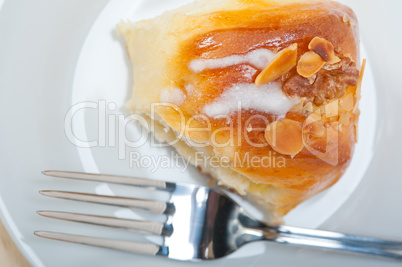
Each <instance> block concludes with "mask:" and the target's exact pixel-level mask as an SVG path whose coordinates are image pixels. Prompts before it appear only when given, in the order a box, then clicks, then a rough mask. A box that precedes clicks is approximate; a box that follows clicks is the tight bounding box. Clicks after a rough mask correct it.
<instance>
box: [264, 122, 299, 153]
mask: <svg viewBox="0 0 402 267" xmlns="http://www.w3.org/2000/svg"><path fill="white" fill-rule="evenodd" d="M265 139H266V140H267V141H268V144H270V146H271V147H272V149H273V150H275V151H276V152H278V153H281V154H284V155H290V156H295V155H297V154H298V153H299V152H300V151H302V149H303V147H304V145H303V138H302V127H301V125H300V123H299V122H297V121H293V120H289V119H283V120H280V121H275V122H273V123H271V124H269V125H268V126H267V128H266V129H265Z"/></svg>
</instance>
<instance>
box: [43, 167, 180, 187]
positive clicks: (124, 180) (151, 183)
mask: <svg viewBox="0 0 402 267" xmlns="http://www.w3.org/2000/svg"><path fill="white" fill-rule="evenodd" d="M42 173H43V174H44V175H47V176H52V177H59V178H71V179H78V180H87V181H96V182H105V183H114V184H124V185H134V186H139V187H146V188H149V189H158V190H164V191H169V192H171V191H173V190H174V189H175V188H176V184H175V183H169V182H165V181H158V180H151V179H143V178H136V177H129V176H117V175H106V174H95V173H84V172H67V171H51V170H49V171H43V172H42Z"/></svg>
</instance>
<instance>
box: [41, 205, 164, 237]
mask: <svg viewBox="0 0 402 267" xmlns="http://www.w3.org/2000/svg"><path fill="white" fill-rule="evenodd" d="M38 214H39V215H41V216H44V217H48V218H52V219H59V220H65V221H71V222H80V223H87V224H94V225H101V226H108V227H114V228H121V229H128V230H135V231H138V232H142V233H151V234H156V235H161V236H169V235H171V233H172V228H171V227H170V226H168V225H165V224H164V223H160V222H151V221H137V220H129V219H121V218H115V217H106V216H97V215H87V214H80V213H71V212H59V211H38Z"/></svg>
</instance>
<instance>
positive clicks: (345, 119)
mask: <svg viewBox="0 0 402 267" xmlns="http://www.w3.org/2000/svg"><path fill="white" fill-rule="evenodd" d="M352 116H353V114H352V113H341V115H340V116H339V123H340V124H342V125H344V126H348V125H349V124H350V120H351V119H352Z"/></svg>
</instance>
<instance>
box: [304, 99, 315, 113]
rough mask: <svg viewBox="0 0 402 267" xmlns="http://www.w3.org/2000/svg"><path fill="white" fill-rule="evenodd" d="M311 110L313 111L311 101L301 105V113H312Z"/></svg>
mask: <svg viewBox="0 0 402 267" xmlns="http://www.w3.org/2000/svg"><path fill="white" fill-rule="evenodd" d="M313 111H314V108H313V103H311V102H308V103H307V104H306V105H305V106H304V107H303V113H304V114H306V113H308V112H309V113H313Z"/></svg>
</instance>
